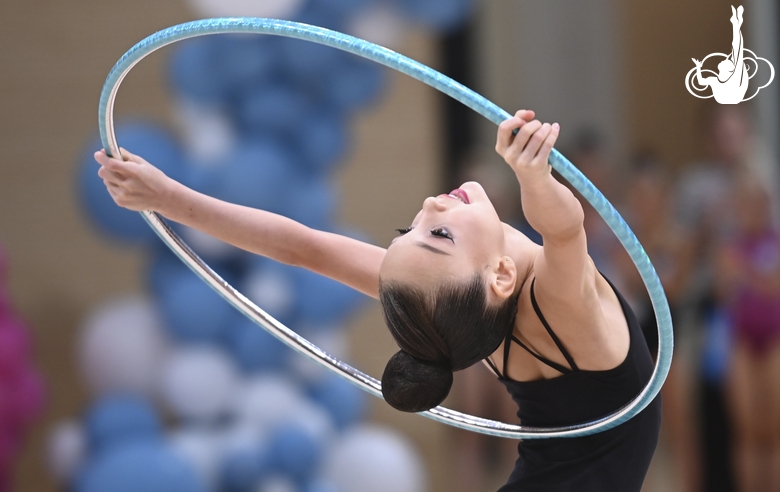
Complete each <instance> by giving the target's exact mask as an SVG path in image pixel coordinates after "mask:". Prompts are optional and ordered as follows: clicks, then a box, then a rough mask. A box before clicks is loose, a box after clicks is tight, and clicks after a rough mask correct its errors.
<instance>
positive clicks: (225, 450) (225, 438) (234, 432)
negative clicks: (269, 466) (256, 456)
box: [218, 420, 268, 457]
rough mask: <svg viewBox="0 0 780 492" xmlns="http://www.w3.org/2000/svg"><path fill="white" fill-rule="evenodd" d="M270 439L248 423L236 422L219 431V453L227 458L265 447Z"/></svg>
mask: <svg viewBox="0 0 780 492" xmlns="http://www.w3.org/2000/svg"><path fill="white" fill-rule="evenodd" d="M267 441H268V437H267V435H266V434H265V433H263V432H260V431H259V430H258V429H257V428H256V427H255V426H254V425H251V424H250V423H248V422H245V421H241V420H236V421H233V422H231V423H230V424H229V425H227V426H225V427H223V428H221V429H220V430H219V445H218V449H219V453H220V455H221V456H222V457H225V456H227V455H229V454H231V453H235V452H239V451H245V450H249V449H255V448H257V447H258V446H265V445H266V444H267Z"/></svg>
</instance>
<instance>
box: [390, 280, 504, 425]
mask: <svg viewBox="0 0 780 492" xmlns="http://www.w3.org/2000/svg"><path fill="white" fill-rule="evenodd" d="M518 296H519V294H515V295H512V296H511V297H509V298H508V299H506V300H505V301H503V302H502V303H501V304H498V305H491V304H489V303H488V296H487V287H486V283H485V279H484V278H483V277H482V276H481V275H480V274H478V273H477V274H475V275H474V276H473V277H472V278H471V279H470V280H468V281H466V282H447V283H445V284H444V285H443V286H441V287H439V288H437V289H436V291H435V292H433V293H432V294H431V295H426V293H425V292H424V291H422V290H421V289H419V288H415V287H410V286H408V285H404V284H400V283H394V282H383V281H380V283H379V300H380V302H381V303H382V311H383V314H384V318H385V323H387V327H388V328H389V329H390V333H391V334H392V335H393V338H394V339H395V341H396V343H397V344H398V346H399V347H401V350H400V351H399V352H397V353H396V354H395V355H393V357H391V358H390V361H388V363H387V366H385V371H384V373H383V374H382V395H383V396H384V398H385V400H386V401H387V403H389V404H390V405H391V406H392V407H394V408H396V409H398V410H402V411H405V412H422V411H424V410H429V409H431V408H433V407H435V406H437V405H439V404H440V403H441V402H442V401H444V399H445V398H446V397H447V394H449V392H450V388H451V387H452V372H453V371H459V370H461V369H465V368H467V367H469V366H471V365H472V364H475V363H476V362H479V361H480V360H482V359H484V358H486V357H488V356H489V355H490V354H492V353H493V352H495V350H496V349H497V348H498V346H499V345H501V342H502V341H503V340H504V337H505V336H506V334H507V332H508V331H509V330H510V329H511V328H512V327H513V326H514V322H515V316H516V315H517V299H518Z"/></svg>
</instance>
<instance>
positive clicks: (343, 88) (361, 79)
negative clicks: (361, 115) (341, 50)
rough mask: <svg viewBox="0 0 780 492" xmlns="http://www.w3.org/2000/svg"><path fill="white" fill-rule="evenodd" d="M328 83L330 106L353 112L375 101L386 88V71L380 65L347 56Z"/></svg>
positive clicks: (331, 75)
mask: <svg viewBox="0 0 780 492" xmlns="http://www.w3.org/2000/svg"><path fill="white" fill-rule="evenodd" d="M328 75H329V78H328V81H327V88H326V91H327V100H328V102H329V104H331V105H332V106H335V107H337V108H341V109H342V110H348V111H352V110H355V109H358V108H360V107H363V106H366V105H368V104H370V103H372V102H373V101H375V100H376V99H377V98H378V97H379V95H380V94H381V93H382V91H383V89H384V87H385V75H386V71H385V69H384V67H382V66H381V65H379V64H378V63H372V62H371V61H370V60H366V59H364V58H359V57H357V56H354V55H349V54H345V56H344V57H343V58H342V59H341V60H340V63H339V66H338V68H337V69H335V70H333V71H331V72H330V73H329V74H328Z"/></svg>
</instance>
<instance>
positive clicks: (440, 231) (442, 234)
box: [396, 227, 455, 242]
mask: <svg viewBox="0 0 780 492" xmlns="http://www.w3.org/2000/svg"><path fill="white" fill-rule="evenodd" d="M412 229H414V228H413V227H406V228H404V229H396V231H398V233H399V234H400V235H401V236H403V235H404V234H406V233H407V232H409V231H411V230H412ZM431 234H433V235H434V236H438V237H443V238H445V239H449V240H450V241H453V242H455V241H454V240H453V239H452V236H451V235H450V233H449V232H447V230H446V229H444V228H442V227H437V228H436V229H431Z"/></svg>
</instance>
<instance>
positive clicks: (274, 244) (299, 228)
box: [95, 150, 385, 298]
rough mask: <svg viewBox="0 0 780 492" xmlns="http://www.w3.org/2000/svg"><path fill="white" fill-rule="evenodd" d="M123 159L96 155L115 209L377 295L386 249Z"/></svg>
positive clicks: (131, 157)
mask: <svg viewBox="0 0 780 492" xmlns="http://www.w3.org/2000/svg"><path fill="white" fill-rule="evenodd" d="M122 152H123V157H124V159H125V160H124V161H121V160H118V159H113V158H109V157H108V156H107V155H106V154H105V152H103V151H101V152H97V153H95V160H96V161H97V162H98V163H99V164H100V165H101V166H102V167H101V169H100V171H98V175H99V176H100V177H101V178H103V181H104V182H105V184H106V187H107V188H108V191H109V193H110V194H111V196H112V197H113V198H114V201H115V202H116V203H117V205H119V206H121V207H125V208H128V209H130V210H136V211H141V210H153V211H155V212H158V213H160V214H161V215H163V216H164V217H166V218H168V219H170V220H172V221H175V222H179V223H180V224H184V225H186V226H189V227H192V228H195V229H198V230H200V231H203V232H205V233H206V234H209V235H211V236H214V237H216V238H218V239H221V240H222V241H225V242H226V243H229V244H232V245H234V246H236V247H238V248H241V249H244V250H247V251H250V252H252V253H255V254H259V255H262V256H267V257H268V258H272V259H274V260H277V261H280V262H282V263H286V264H288V265H294V266H300V267H303V268H307V269H309V270H312V271H314V272H316V273H319V274H322V275H325V276H328V277H330V278H332V279H334V280H336V281H338V282H341V283H343V284H346V285H349V286H350V287H352V288H354V289H356V290H358V291H360V292H363V293H364V294H367V295H369V296H372V297H375V298H376V297H378V290H379V266H380V265H381V263H382V259H383V258H384V255H385V250H384V248H380V247H378V246H374V245H371V244H367V243H364V242H362V241H358V240H355V239H351V238H348V237H344V236H340V235H338V234H331V233H328V232H323V231H318V230H315V229H311V228H309V227H306V226H305V225H303V224H301V223H299V222H296V221H294V220H291V219H288V218H286V217H283V216H281V215H277V214H273V213H271V212H266V211H263V210H257V209H254V208H251V207H244V206H241V205H236V204H232V203H227V202H224V201H221V200H217V199H216V198H213V197H210V196H207V195H204V194H202V193H198V192H197V191H195V190H192V189H190V188H188V187H186V186H184V185H183V184H181V183H178V182H176V181H174V180H173V179H171V178H169V177H167V176H166V175H165V174H164V173H163V172H162V171H160V170H159V169H157V168H156V167H154V166H153V165H151V164H149V163H148V162H146V161H145V160H144V159H143V158H141V157H139V156H136V155H133V154H131V153H129V152H127V151H125V150H123V151H122Z"/></svg>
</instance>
